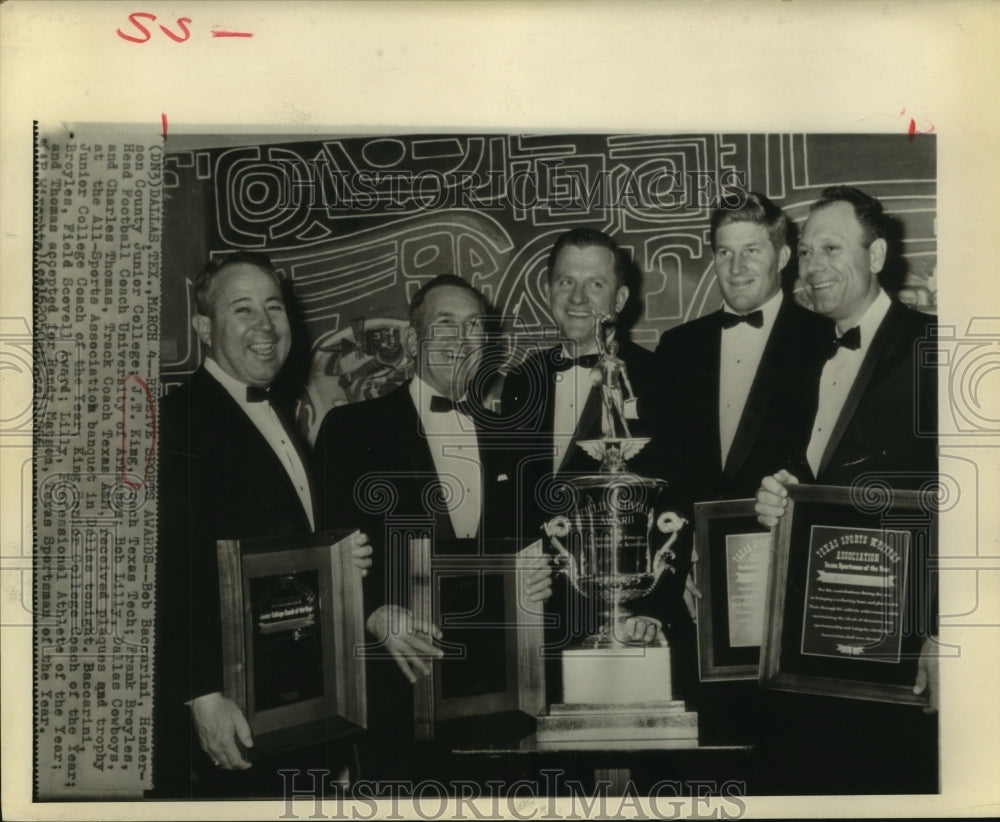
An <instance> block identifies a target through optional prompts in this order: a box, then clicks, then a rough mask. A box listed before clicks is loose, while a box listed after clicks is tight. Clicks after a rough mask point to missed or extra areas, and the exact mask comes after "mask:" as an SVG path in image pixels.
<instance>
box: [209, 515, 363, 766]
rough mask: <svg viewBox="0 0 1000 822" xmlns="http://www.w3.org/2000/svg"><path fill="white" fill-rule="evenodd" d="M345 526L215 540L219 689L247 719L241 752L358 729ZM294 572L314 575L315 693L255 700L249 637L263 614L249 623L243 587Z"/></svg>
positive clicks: (358, 685) (355, 611) (357, 621)
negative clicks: (272, 701) (246, 744)
mask: <svg viewBox="0 0 1000 822" xmlns="http://www.w3.org/2000/svg"><path fill="white" fill-rule="evenodd" d="M352 533H354V532H348V531H335V532H329V533H321V534H308V535H302V536H296V537H283V538H277V539H270V538H269V539H253V540H220V541H219V542H218V543H217V554H218V562H219V585H220V594H221V608H222V613H221V616H222V657H223V666H224V672H223V676H224V688H225V695H226V696H228V697H229V698H230V699H232V700H233V702H235V703H236V704H237V705H238V706H239V708H240V709H241V710H242V711H243V714H244V716H246V719H247V722H249V723H250V728H251V730H252V731H253V735H254V745H253V748H251V749H249V751H248V752H247V753H248V754H249V755H251V756H252V757H254V758H257V757H262V756H266V755H268V754H271V753H275V752H278V751H283V750H289V749H293V748H297V747H301V746H304V745H309V744H313V743H317V742H322V741H324V740H326V739H334V738H338V737H342V736H348V735H351V734H353V733H356V732H359V731H361V730H364V728H365V725H366V723H367V715H366V703H365V665H364V657H363V655H362V648H363V647H364V641H365V640H364V614H363V610H362V589H361V573H360V570H359V569H358V567H357V566H356V565H355V564H354V560H353V557H352V555H351V544H350V540H349V537H350V536H351V534H352ZM295 575H300V576H301V575H313V577H314V578H315V580H316V582H317V586H316V587H317V588H318V590H317V591H315V594H316V595H317V597H318V600H319V602H318V607H316V609H315V613H314V614H313V615H312V620H313V623H314V624H315V623H318V636H319V641H318V645H319V651H320V656H321V659H320V661H319V664H318V666H317V669H318V670H317V672H319V671H321V680H322V688H321V692H320V693H317V694H313V695H312V696H310V697H309V698H303V699H299V700H294V699H292V700H290V701H289V702H288V704H284V705H277V706H275V705H270V706H269V705H259V704H258V699H257V694H256V693H255V685H254V683H255V676H254V673H255V667H254V666H255V651H256V647H255V642H257V641H259V638H260V637H261V636H262V633H263V632H264V629H262V628H261V623H262V619H263V618H262V619H258V620H257V623H256V625H255V619H254V607H255V603H254V601H253V595H252V590H251V589H252V586H253V584H254V581H258V580H264V581H266V580H272V582H273V580H276V579H278V578H283V579H294V578H295ZM317 616H318V618H317ZM288 624H292V623H288ZM271 631H272V632H273V631H274V628H273V627H272V628H271ZM288 631H294V627H292V628H290V629H288ZM245 756H246V754H245Z"/></svg>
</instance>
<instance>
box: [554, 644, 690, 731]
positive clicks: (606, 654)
mask: <svg viewBox="0 0 1000 822" xmlns="http://www.w3.org/2000/svg"><path fill="white" fill-rule="evenodd" d="M562 668H563V702H561V703H555V704H553V705H551V706H550V708H549V712H548V714H543V715H541V716H539V717H538V730H537V732H536V735H535V739H536V741H537V743H538V746H539V747H541V748H546V747H551V748H558V747H563V748H569V747H582V748H587V747H591V748H595V747H600V746H601V745H602V744H608V743H612V744H616V745H617V744H620V743H623V742H628V743H633V742H634V743H636V744H637V746H638V747H697V745H698V714H697V713H695V712H693V711H688V710H685V705H684V702H683V701H681V700H675V699H673V694H672V690H671V683H670V649H669V648H667V647H662V646H618V647H610V648H574V649H571V650H566V651H563V657H562Z"/></svg>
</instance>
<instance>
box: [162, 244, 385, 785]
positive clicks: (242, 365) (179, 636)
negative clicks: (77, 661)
mask: <svg viewBox="0 0 1000 822" xmlns="http://www.w3.org/2000/svg"><path fill="white" fill-rule="evenodd" d="M195 305H196V309H195V310H196V313H195V315H194V317H193V319H192V325H193V327H194V329H195V331H196V333H197V334H198V338H199V339H200V340H201V342H202V344H203V345H204V346H205V348H206V351H207V355H206V357H205V361H204V362H203V363H202V365H201V367H200V368H199V369H198V370H197V371H196V372H195V373H194V375H193V376H192V377H191V379H190V380H189V381H188V382H187V383H186V384H184V385H182V386H180V387H179V388H177V389H176V390H174V391H172V392H171V393H170V394H169V395H168V396H167V397H165V398H164V399H163V401H162V402H161V411H160V433H161V441H160V451H159V454H160V468H159V477H160V485H159V500H160V552H159V568H158V580H159V591H158V596H157V610H158V630H157V640H158V645H159V648H158V654H159V655H158V660H157V672H158V682H157V686H158V697H157V714H158V717H157V731H158V734H157V740H156V749H157V757H156V759H157V763H156V764H157V766H158V767H157V779H156V783H157V785H156V788H157V791H158V793H159V794H161V795H174V796H183V795H192V794H194V795H216V794H218V795H234V796H245V795H261V794H264V795H274V796H280V795H281V790H282V786H283V782H282V780H281V778H280V775H278V774H277V768H279V767H292V766H294V765H295V763H297V762H298V761H299V760H298V759H297V758H296V754H291V755H289V756H288V757H282V758H280V761H279V760H263V761H261V762H258V763H256V764H255V767H254V769H253V772H252V775H251V774H250V773H242V772H243V771H246V769H248V768H250V763H249V762H248V761H247V760H246V758H245V757H244V751H243V750H241V747H240V746H241V745H242V746H245V747H251V746H252V744H253V740H252V735H251V732H250V727H249V725H248V724H247V721H246V718H245V717H244V716H243V713H242V712H241V711H240V709H239V708H238V707H237V706H236V704H235V703H234V702H232V700H230V699H229V698H228V697H227V696H225V695H224V694H223V692H222V690H223V687H222V686H223V668H222V630H221V620H220V606H219V601H220V597H219V575H218V565H217V559H216V540H219V539H247V538H255V537H278V536H286V535H293V534H301V533H308V532H310V531H312V530H313V522H314V500H313V496H312V489H311V481H310V476H309V473H308V470H307V455H306V452H305V451H304V449H303V444H302V443H301V442H300V440H299V437H298V434H297V432H296V431H295V429H294V426H293V425H291V424H290V418H289V417H288V416H287V413H286V412H287V409H286V408H285V407H283V406H282V404H281V398H280V397H277V396H273V395H272V394H271V393H270V392H269V388H270V387H271V385H272V383H273V382H274V381H275V378H276V377H277V376H278V374H279V372H280V371H281V369H282V366H283V365H284V363H285V360H286V358H287V356H288V352H289V348H290V345H291V331H290V327H289V322H288V316H287V313H286V308H285V299H284V296H283V293H282V288H281V282H280V278H279V276H278V274H277V273H276V272H275V270H274V268H273V266H272V265H271V262H270V260H269V259H268V258H267V257H266V256H264V255H263V254H257V253H250V252H235V253H233V254H229V255H227V256H225V257H222V258H220V259H218V260H216V261H214V262H211V263H209V265H208V266H206V267H205V269H203V270H202V271H201V272H200V273H199V275H198V276H197V278H196V280H195ZM366 542H367V541H366V539H365V538H364V537H361V536H360V535H359V536H356V537H355V547H354V555H355V562H356V564H357V565H358V566H359V567H360V568H362V569H365V568H367V567H368V565H370V559H369V555H370V554H371V546H370V545H367V544H366ZM195 743H197V745H196V744H195ZM198 746H200V747H201V749H202V751H204V754H207V756H206V755H204V754H201V753H200V752H198V750H197V747H198ZM312 754H315V758H310V759H309V764H310V765H311V766H315V767H323V766H324V764H325V763H324V754H323V753H317V752H310V754H309V755H310V756H311V755H312ZM330 764H331V766H335V767H331V769H332V770H335V771H339V769H340V768H341V767H342V765H343V764H344V760H343V759H341V760H340V761H338V762H336V763H330ZM192 772H193V776H192ZM189 780H193V781H192V782H190V783H189Z"/></svg>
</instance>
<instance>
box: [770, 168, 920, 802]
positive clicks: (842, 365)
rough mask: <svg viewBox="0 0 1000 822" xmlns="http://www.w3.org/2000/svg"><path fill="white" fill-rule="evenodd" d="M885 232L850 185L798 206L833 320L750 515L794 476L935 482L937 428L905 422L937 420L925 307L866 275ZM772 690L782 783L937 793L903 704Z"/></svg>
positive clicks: (875, 210)
mask: <svg viewBox="0 0 1000 822" xmlns="http://www.w3.org/2000/svg"><path fill="white" fill-rule="evenodd" d="M885 235H886V232H885V216H884V214H883V210H882V205H881V203H880V202H879V201H878V200H877V199H875V198H874V197H871V196H869V195H868V194H866V193H865V192H863V191H860V190H859V189H857V188H853V187H851V186H835V187H832V188H828V189H826V190H825V191H823V193H822V196H821V198H820V199H819V200H818V201H817V202H816V203H815V204H814V205H813V206H812V207H811V209H810V213H809V218H808V219H807V220H806V224H805V226H804V228H803V230H802V239H801V241H800V243H799V276H800V277H801V279H802V281H803V283H804V285H805V290H806V294H807V296H808V297H809V299H810V300H811V301H812V304H813V306H814V308H815V310H816V311H817V312H819V313H820V314H822V315H823V316H824V317H827V318H829V319H830V320H832V321H833V323H834V324H835V329H834V335H833V336H832V337H831V338H830V339H829V340H827V341H826V342H825V343H824V345H823V349H822V350H823V361H824V364H823V367H822V370H821V375H820V377H819V380H818V389H817V388H816V387H815V384H814V387H813V390H814V391H816V393H817V400H816V411H815V413H814V415H813V416H812V417H811V418H810V422H811V428H810V434H809V437H808V439H807V441H806V445H805V446H804V447H803V448H802V449H801V450H800V452H799V454H798V455H797V459H795V460H793V461H792V462H791V463H789V464H788V466H787V467H786V468H784V469H782V470H781V471H778V472H777V473H774V474H770V475H768V476H765V477H764V479H763V480H762V481H761V487H760V488H759V489H758V491H757V495H756V498H757V502H756V510H757V514H758V519H759V521H760V522H761V523H762V524H763V525H767V526H774V525H776V524H777V523H778V520H779V519H780V518H781V517H782V516H783V515H784V513H785V510H786V507H787V504H788V490H787V488H788V486H789V485H792V484H794V483H797V482H799V481H800V480H802V481H805V482H808V481H815V482H818V483H821V484H823V485H839V486H863V485H865V484H867V483H874V484H875V485H877V486H883V487H884V486H889V487H891V488H900V489H906V488H910V489H919V488H923V487H933V484H934V483H936V482H937V478H938V463H937V439H936V437H934V436H927V435H925V434H921V433H918V431H924V432H926V431H936V430H937V423H936V420H937V416H936V414H937V391H936V380H935V374H934V371H933V369H929V368H925V367H921V365H922V364H921V362H920V360H919V357H920V352H921V350H922V349H921V347H920V345H919V343H920V342H921V341H927V340H930V339H932V338H933V326H934V323H935V322H936V318H935V317H933V316H929V315H927V314H921V313H919V312H917V311H914V310H912V309H910V308H907V307H906V306H904V305H903V304H902V303H900V302H898V301H896V300H893V299H891V298H890V297H889V296H888V295H887V294H886V293H885V291H883V289H882V287H881V285H880V283H879V279H878V275H879V272H881V271H882V268H883V266H884V265H885V262H886V253H887V245H886V239H885ZM918 419H919V420H920V425H919V426H918V424H917V420H918ZM926 550H927V547H926V546H925V545H924V546H921V545H917V544H915V545H913V546H912V553H911V557H910V558H911V561H912V566H911V567H914V568H916V567H922V568H923V569H924V573H923V574H914V573H910V574H908V575H907V578H906V585H907V587H906V601H907V603H908V605H907V607H908V609H909V611H910V613H911V615H912V617H911V618H910V619H909V620H908V622H909V629H908V631H909V637H907V635H905V634H904V640H906V639H908V638H912V637H914V636H915V637H917V638H918V639H919V638H920V637H925V639H924V641H923V648H922V650H921V652H920V658H919V662H918V666H917V676H916V683H915V685H914V693H925V694H927V697H928V704H927V708H926V711H927V712H928V713H933V712H934V711H936V709H937V705H938V700H939V693H938V679H937V658H936V650H935V649H936V642H935V640H934V639H933V637H932V634H934V633H936V617H935V605H936V597H935V596H934V585H933V583H932V581H931V580H932V579H933V578H932V577H929V576H928V574H929V570H928V563H929V559H928V558H927V557H926V556H919V555H918V554H917V553H916V552H918V551H922V552H925V551H926ZM918 559H922V560H923V562H918V561H917V560H918ZM774 700H775V705H774V706H773V715H774V716H780V717H781V720H782V721H781V725H780V729H779V730H780V732H779V733H771V734H769V735H768V737H767V740H766V746H767V748H768V750H770V751H771V752H772V753H773V754H774V756H775V757H778V758H779V759H778V760H776V765H777V770H778V771H780V770H785V771H786V775H791V780H788V781H790V782H791V784H794V785H795V786H796V787H798V788H800V789H801V790H802V791H803V792H816V791H820V792H823V793H829V792H831V791H834V790H843V789H844V788H846V789H847V791H849V792H856V793H861V792H864V793H890V792H893V793H898V792H902V793H907V792H912V793H916V792H934V791H936V790H937V787H936V786H937V781H938V774H937V763H938V751H937V725H936V717H934V716H923V715H921V713H920V712H919V711H918V710H916V709H914V708H913V707H912V706H905V705H886V704H879V703H867V702H860V701H855V700H851V701H848V700H837V699H831V698H826V699H823V698H819V697H809V696H803V695H794V694H782V695H776V696H775V697H774ZM817 737H818V738H821V739H823V740H825V744H824V755H825V757H826V759H828V762H827V763H822V764H821V765H819V766H818V765H817V763H816V762H814V761H813V762H810V764H809V767H808V768H803V767H802V766H801V765H802V762H803V761H804V758H805V757H807V756H809V753H810V752H811V751H812V748H813V745H814V740H815V739H816V738H817ZM765 755H770V754H767V753H765ZM810 758H812V757H810ZM845 760H850V761H851V763H852V767H851V768H850V769H849V770H848V771H846V772H843V773H842V774H841V775H842V779H838V780H833V779H831V775H832V774H833V773H834V772H838V773H841V769H840V768H839V767H838V763H840V762H842V761H845ZM786 784H787V782H786Z"/></svg>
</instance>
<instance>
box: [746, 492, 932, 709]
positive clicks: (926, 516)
mask: <svg viewBox="0 0 1000 822" xmlns="http://www.w3.org/2000/svg"><path fill="white" fill-rule="evenodd" d="M788 502H789V504H788V508H787V510H786V512H785V515H784V516H783V517H782V518H781V521H780V522H779V524H778V527H777V528H776V530H775V540H774V553H773V555H772V556H771V560H770V568H769V571H768V588H767V591H768V593H767V605H766V609H765V618H764V634H763V638H762V644H761V649H760V684H761V685H762V686H763V687H767V688H775V689H778V690H785V691H797V692H800V693H812V694H825V695H828V696H837V697H846V698H848V699H863V700H873V701H879V702H898V703H906V704H912V705H923V704H924V703H925V698H924V697H923V696H921V695H918V694H914V693H913V683H914V682H915V681H916V677H917V669H918V663H919V660H920V656H921V653H922V649H923V646H924V643H925V641H926V640H927V639H928V637H930V636H932V635H933V631H934V629H935V624H936V612H937V579H936V576H935V573H934V564H935V562H936V556H937V509H936V507H935V503H934V500H933V499H932V498H931V497H930V496H929V495H927V494H924V493H923V492H920V491H901V490H896V489H892V488H888V487H880V489H879V491H878V493H875V492H874V491H869V493H868V494H867V495H866V494H865V493H864V488H863V487H860V488H842V487H836V486H823V485H793V486H790V487H789V490H788Z"/></svg>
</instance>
